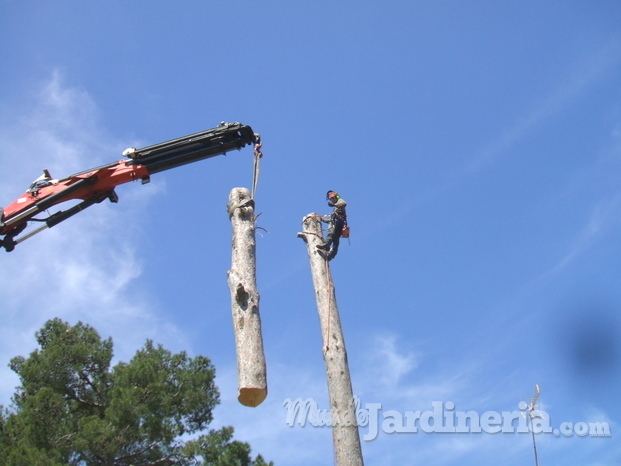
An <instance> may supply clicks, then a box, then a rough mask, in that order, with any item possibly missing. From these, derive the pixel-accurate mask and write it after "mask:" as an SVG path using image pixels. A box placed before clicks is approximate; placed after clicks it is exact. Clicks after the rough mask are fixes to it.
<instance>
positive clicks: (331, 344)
mask: <svg viewBox="0 0 621 466" xmlns="http://www.w3.org/2000/svg"><path fill="white" fill-rule="evenodd" d="M298 237H300V238H302V239H303V240H304V241H305V242H306V246H307V249H308V258H309V261H310V268H311V274H312V276H313V285H314V287H315V298H316V301H317V311H318V312H319V323H320V325H321V335H322V339H323V359H324V362H325V365H326V374H327V378H328V395H329V398H330V414H331V420H332V441H333V443H334V456H335V461H336V464H337V465H340V466H345V465H348V466H349V465H362V464H364V462H363V459H362V448H361V445H360V435H359V433H358V424H357V422H356V406H355V403H354V396H353V390H352V384H351V377H350V374H349V365H348V363H347V350H346V349H345V339H344V338H343V330H342V328H341V319H340V317H339V310H338V306H337V304H336V294H335V292H334V284H333V282H332V276H331V274H330V267H329V263H328V261H327V260H326V259H325V258H324V256H323V255H322V254H320V253H319V252H318V250H317V245H319V244H322V243H323V234H322V231H321V218H320V216H319V215H318V214H316V213H312V214H308V215H307V216H306V217H304V219H303V220H302V232H301V233H298Z"/></svg>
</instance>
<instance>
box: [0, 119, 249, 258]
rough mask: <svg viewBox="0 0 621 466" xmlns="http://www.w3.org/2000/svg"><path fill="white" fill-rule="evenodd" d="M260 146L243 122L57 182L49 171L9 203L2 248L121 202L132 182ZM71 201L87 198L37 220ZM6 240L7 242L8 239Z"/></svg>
mask: <svg viewBox="0 0 621 466" xmlns="http://www.w3.org/2000/svg"><path fill="white" fill-rule="evenodd" d="M250 143H256V144H260V137H259V135H257V134H255V133H253V131H252V128H250V126H244V125H242V124H241V123H221V124H220V126H218V127H217V128H214V129H211V130H207V131H203V132H200V133H195V134H191V135H189V136H185V137H182V138H178V139H174V140H172V141H167V142H164V143H161V144H156V145H153V146H148V147H145V148H143V149H139V150H137V149H133V148H132V149H128V150H127V151H126V152H125V153H127V154H128V157H129V159H123V160H119V161H118V162H112V163H110V164H108V165H104V166H101V167H97V168H92V169H90V170H86V171H83V172H80V173H76V174H74V175H71V176H69V177H67V178H63V179H60V180H54V179H52V177H51V176H50V174H49V172H48V171H47V170H44V172H43V173H44V175H43V176H41V177H40V178H38V179H37V180H35V181H34V182H33V183H32V185H31V186H30V188H29V189H28V190H27V191H26V192H25V193H24V194H23V195H21V196H20V197H19V198H18V199H16V200H15V201H14V202H13V203H11V204H9V205H8V206H7V207H6V208H4V209H2V208H0V248H2V247H4V248H5V249H6V250H7V251H12V250H13V248H14V247H15V245H16V244H18V243H20V242H21V241H24V240H25V239H27V238H29V237H31V236H33V235H34V234H36V233H38V232H39V231H41V230H43V229H45V228H51V227H52V226H54V225H57V224H58V223H60V222H62V221H63V220H66V219H67V218H69V217H71V216H73V215H75V214H76V213H78V212H80V211H82V210H84V209H85V208H87V207H90V206H91V205H93V204H96V203H99V202H102V201H103V200H105V199H109V200H110V201H112V202H117V201H118V197H117V195H116V193H115V191H114V188H115V187H116V186H118V185H120V184H124V183H128V182H130V181H137V180H141V181H142V183H143V184H144V183H148V182H149V179H150V175H151V174H154V173H158V172H160V171H164V170H169V169H171V168H175V167H178V166H181V165H185V164H187V163H192V162H196V161H198V160H203V159H206V158H209V157H214V156H216V155H220V154H225V153H226V152H228V151H230V150H233V149H241V148H242V147H244V146H245V145H247V144H250ZM70 200H81V201H82V202H80V203H79V204H77V205H75V206H73V207H71V208H69V209H68V210H66V211H61V212H57V213H55V214H53V215H51V216H50V217H48V218H46V219H36V218H34V217H35V216H36V215H37V214H39V213H41V212H43V211H45V210H47V209H49V208H50V207H52V206H55V205H57V204H60V203H62V202H66V201H70ZM31 220H32V221H39V222H44V223H45V225H43V226H42V227H41V228H39V229H37V230H36V231H34V232H32V233H30V234H28V235H26V236H25V237H22V238H19V239H16V236H18V235H19V234H20V233H21V232H22V231H23V230H24V229H25V228H26V226H27V223H28V222H29V221H31ZM2 236H3V237H4V238H2Z"/></svg>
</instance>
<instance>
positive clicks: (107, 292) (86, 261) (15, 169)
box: [0, 72, 183, 405]
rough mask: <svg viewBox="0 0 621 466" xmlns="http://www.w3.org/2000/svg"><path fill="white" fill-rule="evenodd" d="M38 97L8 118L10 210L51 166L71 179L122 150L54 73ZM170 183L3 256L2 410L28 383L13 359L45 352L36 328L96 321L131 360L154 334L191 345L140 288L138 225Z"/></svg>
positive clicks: (103, 207)
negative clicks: (11, 365) (22, 382)
mask: <svg viewBox="0 0 621 466" xmlns="http://www.w3.org/2000/svg"><path fill="white" fill-rule="evenodd" d="M37 96H38V97H37V98H36V99H35V101H34V102H32V103H29V104H27V105H23V106H22V107H20V108H19V109H12V111H9V112H6V113H7V114H11V115H12V116H13V117H14V119H13V120H12V121H11V122H6V123H7V124H3V125H2V126H1V128H2V129H1V130H0V131H1V133H0V154H2V157H1V158H0V185H1V187H0V196H1V198H2V201H1V202H2V203H3V204H5V205H6V204H8V203H10V202H11V201H12V200H14V199H15V198H17V196H19V195H20V194H21V193H22V192H24V190H25V189H26V188H27V187H28V185H29V183H30V182H31V181H32V180H33V179H34V178H36V177H38V176H39V174H40V172H41V169H42V168H44V167H45V168H48V169H50V171H51V173H52V175H53V176H55V177H64V176H68V175H69V174H71V173H74V172H77V171H81V170H84V169H88V168H91V167H94V166H98V165H100V164H101V163H103V162H109V161H113V160H114V159H115V158H116V157H119V155H118V147H119V146H121V145H120V144H118V142H117V141H114V140H112V138H111V137H110V136H109V135H107V134H106V133H105V131H103V130H101V129H100V123H99V121H98V109H97V105H96V104H95V102H94V101H93V99H92V98H91V97H90V96H89V94H88V93H87V92H85V91H83V90H80V89H76V88H71V87H67V86H65V85H64V84H63V79H62V76H61V74H60V73H59V72H54V73H53V75H52V77H51V79H50V80H49V81H48V82H47V83H45V84H44V85H43V86H42V88H41V90H40V92H38V93H37ZM119 158H120V157H119ZM162 187H163V185H162V184H161V182H160V183H157V182H156V183H154V184H152V185H150V186H149V188H150V189H148V190H139V189H135V190H129V189H126V190H124V193H123V194H124V195H123V204H124V205H123V208H122V209H120V208H118V207H117V206H116V205H112V204H110V203H108V202H104V203H102V204H99V205H96V206H93V207H91V209H88V210H86V211H85V212H83V213H81V214H80V215H77V216H75V217H72V218H71V219H69V220H67V221H66V222H64V223H62V224H60V225H58V226H56V227H54V228H52V229H49V230H46V231H43V232H42V233H40V234H38V235H36V236H34V237H32V238H31V239H29V240H27V241H25V242H24V243H21V244H19V245H18V246H17V247H16V249H15V251H13V252H11V253H8V254H7V253H6V252H5V251H4V250H3V251H2V257H1V260H2V267H0V283H1V284H2V287H1V289H0V302H1V303H2V311H3V326H2V328H1V329H0V380H1V382H0V404H5V405H6V404H7V403H8V401H9V398H10V396H11V394H12V393H13V392H14V387H15V386H16V385H17V382H18V380H17V377H16V376H15V374H13V373H12V372H11V371H10V370H9V369H8V367H7V364H8V361H9V359H10V358H12V357H14V356H16V355H26V354H28V353H29V352H31V351H33V350H34V349H35V347H36V342H35V339H34V332H35V331H36V330H38V329H39V328H41V326H42V325H43V323H44V322H45V321H46V320H48V319H51V318H54V317H60V318H61V319H63V320H66V321H69V322H70V323H72V324H74V323H76V322H77V321H78V320H81V321H83V322H85V323H88V324H90V325H92V326H93V327H94V328H95V329H97V330H98V331H99V332H100V334H101V335H102V337H104V338H107V337H108V336H112V337H113V340H114V341H115V354H116V355H117V357H119V358H122V359H127V358H129V357H131V355H133V354H134V353H135V351H136V350H137V349H138V348H139V347H140V346H141V345H142V344H143V343H144V341H145V340H146V339H147V338H152V339H154V340H157V341H160V342H162V343H164V344H169V343H170V342H171V341H172V342H179V341H180V340H183V336H182V335H181V334H180V332H179V331H178V329H176V327H175V326H174V325H173V324H172V323H170V322H167V321H166V320H165V319H164V318H163V317H160V316H158V315H157V310H156V309H154V305H153V302H151V301H150V300H149V298H148V296H146V293H144V292H142V291H141V288H140V287H139V286H136V281H137V279H139V277H140V276H141V274H142V264H141V261H140V259H139V258H138V256H137V254H136V249H135V245H134V244H133V242H132V238H133V237H134V236H135V234H136V232H137V231H138V230H139V228H140V227H137V226H135V225H136V224H139V223H140V217H141V214H140V212H141V211H144V210H146V209H144V206H145V204H147V203H148V202H149V200H150V197H151V196H152V195H153V194H154V193H156V192H158V191H159V190H160V189H162ZM59 208H63V207H62V206H59ZM174 346H179V345H174Z"/></svg>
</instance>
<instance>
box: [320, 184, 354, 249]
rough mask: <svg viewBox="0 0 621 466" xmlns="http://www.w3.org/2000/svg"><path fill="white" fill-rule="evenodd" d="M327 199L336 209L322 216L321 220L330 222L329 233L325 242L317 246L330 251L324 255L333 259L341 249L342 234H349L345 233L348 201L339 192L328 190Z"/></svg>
mask: <svg viewBox="0 0 621 466" xmlns="http://www.w3.org/2000/svg"><path fill="white" fill-rule="evenodd" d="M326 199H327V200H328V205H329V206H330V207H334V211H333V212H332V213H331V214H328V215H324V216H322V217H321V221H322V222H324V223H327V224H328V234H327V236H326V239H325V241H324V243H323V244H320V245H319V246H317V248H319V249H324V250H326V251H328V252H327V253H323V252H322V255H324V257H325V258H326V259H328V260H332V259H334V256H336V253H337V252H338V250H339V241H340V238H341V236H344V237H347V236H349V234H347V235H343V228H344V227H345V229H346V231H347V232H348V229H347V212H346V210H345V207H347V202H345V199H342V198H341V196H339V193H337V192H334V191H328V192H327V193H326Z"/></svg>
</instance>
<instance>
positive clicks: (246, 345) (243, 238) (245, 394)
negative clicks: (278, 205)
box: [227, 188, 267, 407]
mask: <svg viewBox="0 0 621 466" xmlns="http://www.w3.org/2000/svg"><path fill="white" fill-rule="evenodd" d="M227 210H228V212H229V217H230V219H231V226H232V227H233V252H232V266H231V270H229V271H228V284H229V289H230V291H231V308H232V312H233V328H234V330H235V346H236V350H237V383H238V391H239V392H238V397H237V399H238V400H239V402H240V403H241V404H243V405H244V406H252V407H255V406H258V405H260V404H261V403H262V402H263V400H265V397H266V396H267V375H266V366H265V354H264V352H263V337H262V335H261V317H260V315H259V292H258V290H257V282H256V260H255V256H256V254H255V249H256V241H255V224H254V221H255V215H254V201H253V200H252V198H251V197H250V191H249V190H248V189H246V188H234V189H233V190H231V193H230V194H229V203H228V204H227Z"/></svg>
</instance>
